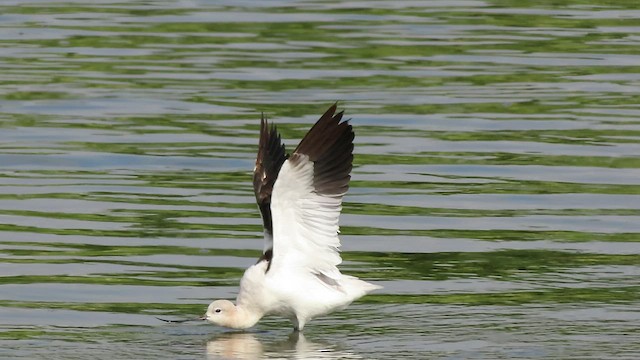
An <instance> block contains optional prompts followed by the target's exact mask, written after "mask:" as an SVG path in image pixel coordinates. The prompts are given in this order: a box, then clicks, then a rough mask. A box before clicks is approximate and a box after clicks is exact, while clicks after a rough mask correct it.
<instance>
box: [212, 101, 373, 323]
mask: <svg viewBox="0 0 640 360" xmlns="http://www.w3.org/2000/svg"><path fill="white" fill-rule="evenodd" d="M342 115H343V112H339V113H336V105H335V104H334V105H333V106H331V107H330V108H329V109H328V110H327V111H326V112H325V113H324V115H322V117H320V119H319V120H318V121H317V122H316V124H315V125H314V126H313V127H312V128H311V130H309V132H308V133H307V135H306V136H305V137H304V138H303V139H302V141H301V142H300V144H299V145H298V147H296V149H295V150H294V151H293V153H291V155H287V154H286V152H285V147H284V144H283V143H282V141H281V138H280V134H279V133H278V131H277V129H276V127H275V125H271V126H269V124H268V122H267V120H266V119H265V117H264V115H263V116H262V120H261V124H260V140H259V146H258V157H257V160H256V167H255V170H254V174H253V187H254V190H255V195H256V200H257V202H258V207H259V208H260V212H261V214H262V221H263V225H264V239H265V247H264V251H263V253H262V256H261V257H260V259H259V260H258V262H257V263H256V264H255V265H252V266H251V267H249V268H248V269H247V270H246V271H245V273H244V276H243V277H242V280H241V281H240V291H239V293H238V296H237V298H236V303H235V304H233V303H232V302H231V301H229V300H216V301H214V302H212V303H211V304H210V305H209V307H208V309H207V312H206V314H205V315H204V317H203V319H205V320H207V321H209V322H211V323H214V324H217V325H221V326H225V327H229V328H234V329H246V328H249V327H252V326H254V325H255V324H256V323H257V322H258V321H259V320H260V319H261V318H262V317H263V316H265V315H270V314H275V315H280V316H284V317H287V318H289V319H290V320H291V322H292V323H293V327H294V329H295V330H297V331H302V329H303V328H304V326H305V324H306V323H307V322H308V321H309V320H311V319H312V318H314V317H317V316H320V315H324V314H328V313H330V312H333V311H336V310H340V309H344V308H345V307H347V306H348V305H349V304H350V303H351V302H353V301H354V300H356V299H358V298H360V297H362V296H364V295H365V294H366V293H368V292H370V291H372V290H374V289H378V288H380V286H377V285H373V284H370V283H367V282H365V281H362V280H360V279H358V278H356V277H353V276H349V275H344V274H342V273H341V272H340V270H338V268H337V265H338V264H340V263H341V262H342V258H341V257H340V254H339V250H338V248H339V247H340V239H338V232H339V231H338V218H339V216H340V211H341V210H342V197H343V196H344V195H345V194H346V192H347V190H348V188H349V180H350V179H351V176H350V175H349V173H350V172H351V168H352V162H353V137H354V134H353V129H352V127H351V125H350V124H349V123H348V121H342V122H341V120H342Z"/></svg>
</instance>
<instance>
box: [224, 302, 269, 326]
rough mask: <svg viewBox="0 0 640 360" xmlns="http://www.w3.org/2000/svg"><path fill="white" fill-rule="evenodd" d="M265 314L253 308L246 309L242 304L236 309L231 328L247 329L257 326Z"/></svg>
mask: <svg viewBox="0 0 640 360" xmlns="http://www.w3.org/2000/svg"><path fill="white" fill-rule="evenodd" d="M263 315H264V314H263V313H262V312H261V311H257V310H256V309H253V308H246V307H244V306H242V304H238V305H236V307H235V313H234V315H233V318H232V320H231V321H230V324H229V327H231V328H234V329H247V328H250V327H252V326H253V325H255V324H256V323H257V322H258V321H259V320H260V319H261V318H262V316H263Z"/></svg>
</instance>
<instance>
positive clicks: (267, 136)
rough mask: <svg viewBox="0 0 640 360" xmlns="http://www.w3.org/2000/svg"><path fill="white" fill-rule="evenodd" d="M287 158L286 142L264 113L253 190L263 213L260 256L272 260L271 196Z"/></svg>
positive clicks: (261, 121)
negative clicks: (261, 252) (263, 240)
mask: <svg viewBox="0 0 640 360" xmlns="http://www.w3.org/2000/svg"><path fill="white" fill-rule="evenodd" d="M286 159H287V155H286V153H285V148H284V144H283V143H282V139H281V138H280V134H279V133H278V129H277V128H276V126H275V125H273V124H272V125H271V126H269V122H268V121H267V119H266V118H265V117H264V115H262V118H261V120H260V140H259V142H258V156H257V158H256V167H255V169H254V170H253V190H254V192H255V195H256V201H257V203H258V207H259V208H260V214H261V215H262V224H263V227H264V238H265V244H264V251H263V255H262V257H261V258H260V259H261V260H262V259H263V258H266V259H267V260H271V255H272V253H273V252H272V251H271V250H272V248H273V225H272V213H271V196H272V192H273V185H274V184H275V182H276V179H277V178H278V173H279V172H280V168H281V167H282V164H283V163H284V162H285V160H286Z"/></svg>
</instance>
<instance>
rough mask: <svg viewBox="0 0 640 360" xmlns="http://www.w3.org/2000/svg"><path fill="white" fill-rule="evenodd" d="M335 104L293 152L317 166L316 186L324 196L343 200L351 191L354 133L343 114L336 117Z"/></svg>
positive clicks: (292, 159)
mask: <svg viewBox="0 0 640 360" xmlns="http://www.w3.org/2000/svg"><path fill="white" fill-rule="evenodd" d="M336 105H337V104H333V106H331V107H330V108H329V109H328V110H327V111H326V112H325V113H324V114H323V115H322V116H321V117H320V119H319V120H318V121H317V122H316V123H315V125H313V127H312V128H311V130H309V132H308V133H307V135H305V137H304V138H303V139H302V141H300V144H299V145H298V147H297V148H296V149H295V151H294V152H293V155H292V157H291V161H295V157H296V155H297V154H304V155H307V156H309V160H311V161H313V162H314V165H313V166H314V167H313V173H314V177H313V186H314V188H315V191H316V192H317V193H318V194H321V195H329V196H341V195H344V194H345V193H346V192H347V190H348V189H349V180H350V179H351V176H350V175H349V173H351V169H352V163H353V138H354V134H353V129H352V127H351V125H350V124H349V123H348V121H344V122H342V123H341V122H340V121H341V120H342V115H343V112H342V111H341V112H339V113H336Z"/></svg>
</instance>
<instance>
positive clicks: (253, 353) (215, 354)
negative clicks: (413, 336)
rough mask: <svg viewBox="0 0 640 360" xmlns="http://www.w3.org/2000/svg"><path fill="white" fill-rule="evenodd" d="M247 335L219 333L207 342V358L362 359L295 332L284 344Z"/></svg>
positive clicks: (231, 359)
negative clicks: (309, 339)
mask: <svg viewBox="0 0 640 360" xmlns="http://www.w3.org/2000/svg"><path fill="white" fill-rule="evenodd" d="M256 335H259V334H253V333H248V332H229V333H222V334H218V335H216V336H215V337H213V338H212V339H211V340H209V341H208V342H207V359H210V360H213V359H224V360H254V359H275V358H277V359H282V358H283V357H284V358H288V359H362V357H361V356H358V355H356V354H353V353H350V352H348V351H341V350H338V349H336V348H335V347H334V346H332V345H329V344H323V343H317V342H312V341H308V340H307V339H306V338H305V337H304V335H303V334H302V333H300V332H293V333H291V335H289V338H288V339H287V340H284V341H274V342H268V341H263V340H260V339H258V337H257V336H256Z"/></svg>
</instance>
